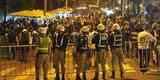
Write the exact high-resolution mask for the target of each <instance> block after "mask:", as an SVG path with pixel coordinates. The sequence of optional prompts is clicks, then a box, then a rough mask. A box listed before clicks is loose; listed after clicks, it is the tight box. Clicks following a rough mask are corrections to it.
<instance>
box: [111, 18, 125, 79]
mask: <svg viewBox="0 0 160 80" xmlns="http://www.w3.org/2000/svg"><path fill="white" fill-rule="evenodd" d="M118 21H119V18H118ZM109 45H110V49H111V53H112V76H111V77H112V78H113V79H115V75H116V74H115V71H118V70H117V68H116V66H117V65H118V66H119V69H120V74H121V75H120V76H121V78H122V80H123V78H124V69H123V63H124V61H123V50H122V29H121V27H120V25H119V24H118V22H117V23H115V24H113V26H112V28H111V33H110V35H109ZM117 62H118V64H117Z"/></svg>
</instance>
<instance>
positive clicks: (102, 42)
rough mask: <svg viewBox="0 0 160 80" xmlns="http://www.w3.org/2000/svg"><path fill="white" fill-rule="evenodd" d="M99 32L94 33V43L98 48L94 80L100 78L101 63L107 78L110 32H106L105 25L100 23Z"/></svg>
mask: <svg viewBox="0 0 160 80" xmlns="http://www.w3.org/2000/svg"><path fill="white" fill-rule="evenodd" d="M97 32H98V33H95V34H94V37H93V41H92V42H93V43H94V44H95V48H96V73H95V78H94V80H99V78H98V76H99V64H101V66H102V69H103V70H102V72H103V79H104V80H106V76H105V75H106V69H105V64H106V56H107V55H108V54H107V53H108V50H109V47H108V34H107V33H106V32H105V26H104V25H103V24H99V25H98V26H97Z"/></svg>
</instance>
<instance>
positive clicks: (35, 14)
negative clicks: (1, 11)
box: [9, 10, 54, 17]
mask: <svg viewBox="0 0 160 80" xmlns="http://www.w3.org/2000/svg"><path fill="white" fill-rule="evenodd" d="M9 15H10V16H25V17H51V16H54V14H52V13H49V12H46V16H44V11H43V10H24V11H18V12H13V13H10V14H9Z"/></svg>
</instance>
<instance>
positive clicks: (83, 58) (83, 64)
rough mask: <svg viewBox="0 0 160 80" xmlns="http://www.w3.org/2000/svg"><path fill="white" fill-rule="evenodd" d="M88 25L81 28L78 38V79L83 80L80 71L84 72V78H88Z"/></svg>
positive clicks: (84, 79)
mask: <svg viewBox="0 0 160 80" xmlns="http://www.w3.org/2000/svg"><path fill="white" fill-rule="evenodd" d="M88 32H89V28H88V26H83V27H82V28H81V30H80V34H79V37H78V38H77V41H76V43H77V55H78V61H77V62H78V67H77V76H76V78H77V79H76V80H81V78H80V73H81V72H83V79H82V80H86V71H87V68H88V64H87V55H88V54H89V47H88Z"/></svg>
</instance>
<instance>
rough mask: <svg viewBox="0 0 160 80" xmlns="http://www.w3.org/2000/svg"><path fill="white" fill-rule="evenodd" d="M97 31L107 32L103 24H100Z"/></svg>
mask: <svg viewBox="0 0 160 80" xmlns="http://www.w3.org/2000/svg"><path fill="white" fill-rule="evenodd" d="M97 30H99V31H103V30H105V26H104V25H103V24H99V25H98V26H97Z"/></svg>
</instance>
